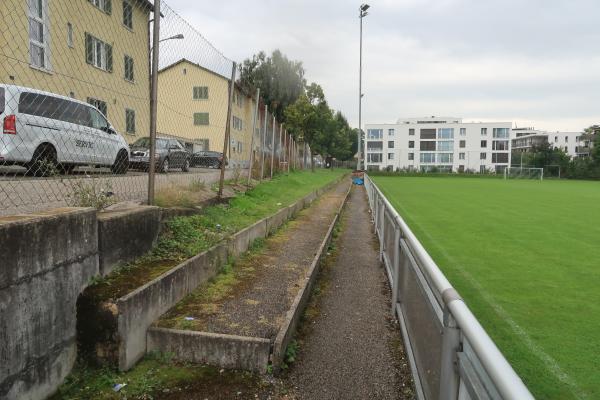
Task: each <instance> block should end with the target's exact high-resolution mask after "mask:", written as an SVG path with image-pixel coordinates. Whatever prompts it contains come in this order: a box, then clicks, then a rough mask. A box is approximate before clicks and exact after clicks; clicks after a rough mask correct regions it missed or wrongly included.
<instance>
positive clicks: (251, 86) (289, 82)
mask: <svg viewBox="0 0 600 400" xmlns="http://www.w3.org/2000/svg"><path fill="white" fill-rule="evenodd" d="M239 71H240V78H239V81H238V82H239V84H240V85H241V86H242V87H243V88H244V89H245V90H246V91H247V92H249V93H253V92H254V91H255V90H256V89H257V88H260V97H261V98H262V100H263V101H264V103H265V104H267V105H268V106H269V109H270V110H271V112H273V114H274V115H275V118H276V119H277V121H279V122H282V121H283V112H284V110H285V108H286V107H287V106H289V105H290V104H292V103H294V102H295V101H296V100H297V99H298V98H299V97H300V96H301V95H302V94H303V93H304V91H305V89H304V86H305V84H306V81H305V79H304V68H303V66H302V62H300V61H291V60H289V59H288V58H287V57H286V56H285V55H284V54H283V53H281V51H279V50H275V51H273V53H272V54H271V56H267V55H266V54H265V52H264V51H261V52H259V53H258V54H255V55H253V56H252V58H248V59H246V60H244V62H243V63H242V64H240V66H239Z"/></svg>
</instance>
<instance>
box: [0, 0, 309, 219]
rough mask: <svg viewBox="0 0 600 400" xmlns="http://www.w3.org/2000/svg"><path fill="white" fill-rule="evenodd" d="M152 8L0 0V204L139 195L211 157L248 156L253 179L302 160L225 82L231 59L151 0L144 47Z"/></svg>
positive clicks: (103, 1)
mask: <svg viewBox="0 0 600 400" xmlns="http://www.w3.org/2000/svg"><path fill="white" fill-rule="evenodd" d="M155 5H156V2H150V1H147V0H76V1H71V0H26V1H25V0H3V1H2V2H0V15H1V16H2V23H1V24H0V31H1V33H2V34H1V35H0V120H1V121H2V124H3V126H2V132H0V215H6V214H14V213H20V212H28V211H37V210H41V209H46V208H51V207H58V206H65V205H75V206H82V205H94V206H102V205H103V204H108V203H111V202H115V201H125V200H133V201H143V200H145V199H147V198H148V197H149V186H150V188H151V189H152V187H151V186H152V185H150V182H153V183H154V190H162V189H168V188H169V187H171V186H172V185H186V184H190V183H191V182H194V181H204V182H205V183H210V182H215V181H216V180H218V179H219V177H220V171H218V168H219V167H221V166H222V165H226V166H227V170H228V174H231V173H232V172H233V171H234V170H236V169H247V168H249V167H250V164H251V163H252V171H251V172H252V174H253V177H254V178H255V179H260V177H261V175H260V173H261V171H262V176H263V177H270V176H271V173H272V171H273V172H277V171H287V169H288V168H289V167H290V166H291V167H295V166H296V167H300V166H301V165H302V163H301V161H300V158H301V157H300V153H301V150H302V149H301V148H300V147H299V146H297V145H296V144H295V143H294V142H293V141H292V140H291V139H290V137H289V135H287V133H286V131H285V127H283V126H281V125H280V124H279V123H277V122H276V121H274V119H273V117H272V115H271V114H270V113H269V112H268V110H266V109H265V107H264V105H263V104H262V103H260V101H257V100H258V98H259V96H258V94H257V93H248V92H247V91H244V90H243V89H242V87H241V86H239V85H237V84H235V85H233V87H232V85H231V84H230V83H231V82H235V73H236V71H235V63H234V62H233V61H232V60H230V59H228V58H227V57H225V56H224V55H223V54H222V53H221V52H220V51H219V50H217V49H216V48H215V47H214V46H212V45H211V44H210V42H209V41H207V40H206V39H205V38H204V37H203V36H202V35H201V34H200V33H199V32H198V31H197V30H196V29H195V28H194V27H192V26H191V25H190V24H189V23H188V22H186V21H185V20H184V19H183V18H182V17H180V16H179V15H178V14H177V13H176V12H175V11H174V10H173V9H171V8H170V7H169V6H168V5H167V4H165V3H164V2H162V1H161V2H160V10H161V13H160V14H161V19H160V24H159V27H158V29H159V31H160V33H159V35H158V36H157V37H158V38H159V39H158V41H157V43H158V45H156V46H155V45H153V42H154V40H153V31H154V29H155V28H154V20H155V15H154V11H155V10H154V7H155ZM155 52H156V53H157V56H158V68H156V71H154V74H156V81H157V90H156V92H157V93H156V113H155V114H153V113H152V76H153V71H152V56H153V54H154V53H155ZM230 88H232V89H233V90H231V91H230ZM153 121H154V122H155V126H156V140H155V142H154V143H155V146H154V149H152V148H151V147H152V146H151V144H152V140H151V137H152V135H151V126H152V122H153ZM226 138H227V140H226ZM224 151H225V154H223V152H224ZM151 164H154V166H155V168H154V170H155V171H156V174H155V178H154V179H152V180H150V178H151V177H149V175H154V174H149V172H150V171H149V169H150V165H151Z"/></svg>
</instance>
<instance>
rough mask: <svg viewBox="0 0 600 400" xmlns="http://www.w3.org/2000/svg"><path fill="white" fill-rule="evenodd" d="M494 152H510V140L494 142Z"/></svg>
mask: <svg viewBox="0 0 600 400" xmlns="http://www.w3.org/2000/svg"><path fill="white" fill-rule="evenodd" d="M492 150H499V151H508V140H494V141H493V142H492Z"/></svg>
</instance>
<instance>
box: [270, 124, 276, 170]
mask: <svg viewBox="0 0 600 400" xmlns="http://www.w3.org/2000/svg"><path fill="white" fill-rule="evenodd" d="M276 124H277V121H275V114H273V130H272V132H273V133H272V134H271V179H273V160H275V125H276Z"/></svg>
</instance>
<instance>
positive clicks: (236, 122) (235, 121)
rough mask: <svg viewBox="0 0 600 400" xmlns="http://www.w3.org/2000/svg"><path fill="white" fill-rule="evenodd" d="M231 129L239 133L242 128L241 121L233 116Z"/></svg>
mask: <svg viewBox="0 0 600 400" xmlns="http://www.w3.org/2000/svg"><path fill="white" fill-rule="evenodd" d="M233 129H235V130H238V131H241V130H242V129H244V128H243V121H242V120H241V119H240V118H238V117H236V116H235V115H234V116H233Z"/></svg>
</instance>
